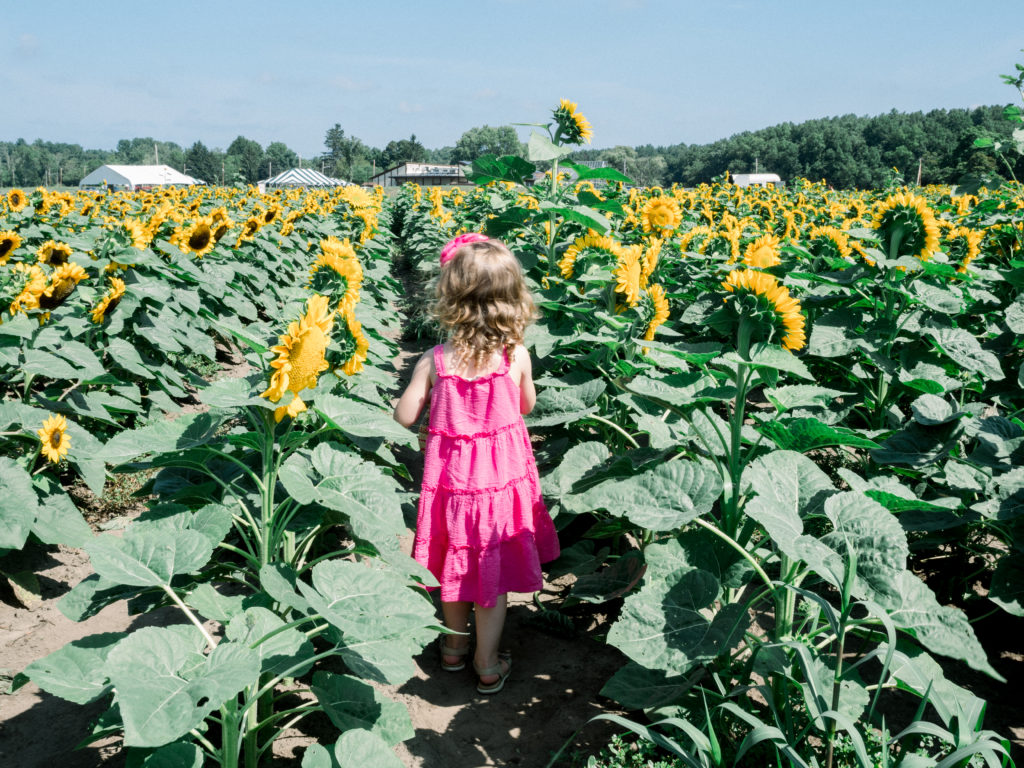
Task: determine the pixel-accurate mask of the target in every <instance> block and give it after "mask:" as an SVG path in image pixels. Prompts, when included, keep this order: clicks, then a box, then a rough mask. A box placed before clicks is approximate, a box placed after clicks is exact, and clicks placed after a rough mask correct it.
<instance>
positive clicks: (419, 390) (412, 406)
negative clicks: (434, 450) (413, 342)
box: [395, 352, 434, 427]
mask: <svg viewBox="0 0 1024 768" xmlns="http://www.w3.org/2000/svg"><path fill="white" fill-rule="evenodd" d="M433 367H434V360H433V355H432V353H431V352H427V353H426V354H424V355H423V357H421V358H420V359H419V361H418V362H417V363H416V367H415V368H414V369H413V372H412V381H410V382H409V386H407V387H406V388H405V392H403V393H402V396H401V398H399V400H398V405H396V406H395V421H397V422H398V423H399V424H401V425H402V426H403V427H411V426H412V425H413V424H415V423H416V420H417V419H419V417H420V414H421V413H422V412H423V406H425V405H426V404H427V398H428V397H429V396H430V387H431V373H432V370H433Z"/></svg>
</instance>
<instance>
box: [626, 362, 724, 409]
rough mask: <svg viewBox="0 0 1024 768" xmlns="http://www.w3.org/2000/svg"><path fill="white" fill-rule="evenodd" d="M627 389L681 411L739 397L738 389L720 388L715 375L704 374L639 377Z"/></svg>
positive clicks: (691, 373) (697, 372) (698, 372)
mask: <svg viewBox="0 0 1024 768" xmlns="http://www.w3.org/2000/svg"><path fill="white" fill-rule="evenodd" d="M626 389H627V390H629V391H630V392H633V393H635V394H638V395H642V396H643V397H646V398H649V399H651V400H654V401H656V402H659V403H667V404H669V405H675V406H678V407H680V408H692V407H694V406H697V405H700V404H701V403H711V402H722V401H728V400H732V399H733V398H734V397H736V387H735V386H733V385H731V384H726V385H721V384H719V382H718V380H717V379H716V378H715V377H714V376H711V375H708V374H705V373H703V372H701V371H688V372H685V373H672V374H669V375H668V376H664V377H662V378H659V379H654V378H650V377H648V376H637V377H636V378H635V379H633V380H632V381H630V382H629V383H628V384H627V385H626Z"/></svg>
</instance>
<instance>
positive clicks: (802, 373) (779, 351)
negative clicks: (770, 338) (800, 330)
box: [721, 344, 814, 381]
mask: <svg viewBox="0 0 1024 768" xmlns="http://www.w3.org/2000/svg"><path fill="white" fill-rule="evenodd" d="M721 359H722V360H723V361H725V362H727V363H731V364H733V365H739V364H741V363H742V364H746V365H748V366H750V367H751V368H755V369H758V368H768V369H770V370H775V371H784V372H786V373H792V374H793V375H794V376H799V377H800V378H801V379H808V380H810V381H814V375H813V374H812V373H811V372H810V370H808V368H807V365H806V364H805V363H804V361H803V360H801V359H800V358H799V357H796V356H795V355H794V354H793V353H792V352H790V351H788V350H785V349H783V348H782V347H778V346H775V345H774V344H754V345H753V346H752V347H751V348H750V359H749V360H744V359H743V358H742V357H740V356H739V354H738V353H736V352H727V353H726V354H724V355H722V358H721Z"/></svg>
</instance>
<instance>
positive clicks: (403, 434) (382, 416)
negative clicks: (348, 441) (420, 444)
mask: <svg viewBox="0 0 1024 768" xmlns="http://www.w3.org/2000/svg"><path fill="white" fill-rule="evenodd" d="M315 407H316V410H317V412H318V413H320V415H322V416H323V417H324V418H325V419H326V420H327V423H328V424H330V425H331V426H332V427H335V428H336V429H340V430H341V431H342V432H344V433H345V434H348V435H352V436H354V437H378V438H384V439H385V440H387V441H388V442H392V443H398V444H399V445H407V446H409V447H410V448H415V447H416V444H417V443H416V435H415V434H414V433H413V432H411V431H410V430H408V429H406V428H405V427H403V426H401V425H400V424H398V423H397V422H396V421H395V420H394V418H393V417H392V416H391V414H390V413H387V412H384V411H379V410H376V409H375V408H372V407H370V406H368V405H366V404H365V403H358V402H356V401H354V400H351V399H349V398H347V397H337V396H334V395H326V396H323V397H318V398H317V400H316V406H315Z"/></svg>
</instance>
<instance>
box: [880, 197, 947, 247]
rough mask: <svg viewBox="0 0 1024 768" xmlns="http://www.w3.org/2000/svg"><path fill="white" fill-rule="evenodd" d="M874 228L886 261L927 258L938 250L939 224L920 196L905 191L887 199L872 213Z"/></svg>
mask: <svg viewBox="0 0 1024 768" xmlns="http://www.w3.org/2000/svg"><path fill="white" fill-rule="evenodd" d="M875 229H876V230H878V233H879V236H880V237H881V238H882V242H883V246H884V248H883V250H884V251H885V252H886V254H887V255H889V256H890V258H898V257H899V256H914V257H916V258H918V259H920V260H921V261H927V260H928V259H930V258H931V257H932V256H933V255H934V254H935V252H936V251H937V250H939V225H938V222H936V220H935V214H934V213H932V210H931V208H929V207H928V202H927V201H926V200H925V199H924V198H923V197H918V196H917V195H914V194H911V193H909V192H898V193H897V194H895V195H892V196H890V197H889V198H888V199H886V201H885V202H884V203H882V204H880V205H879V206H878V208H877V209H876V210H875Z"/></svg>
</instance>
